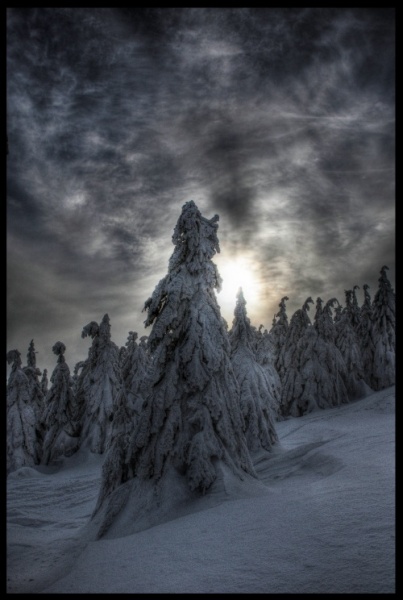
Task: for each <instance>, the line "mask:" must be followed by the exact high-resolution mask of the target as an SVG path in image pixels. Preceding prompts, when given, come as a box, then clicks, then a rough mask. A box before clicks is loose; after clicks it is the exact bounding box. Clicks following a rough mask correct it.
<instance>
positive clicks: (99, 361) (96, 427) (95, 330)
mask: <svg viewBox="0 0 403 600" xmlns="http://www.w3.org/2000/svg"><path fill="white" fill-rule="evenodd" d="M87 336H89V337H91V338H92V340H93V341H92V345H91V347H90V349H89V352H88V358H87V360H86V361H85V362H84V365H83V366H82V370H81V373H80V375H79V376H78V380H77V382H76V384H75V389H76V398H77V402H78V405H79V406H80V407H81V411H82V429H81V447H83V448H84V447H87V448H89V449H90V450H91V452H94V453H97V454H103V453H104V452H105V450H106V448H107V446H108V443H109V438H110V435H111V430H112V421H113V409H114V400H115V399H116V397H117V394H118V392H119V390H120V387H121V377H120V369H119V348H118V346H117V345H116V344H115V343H114V342H112V340H111V326H110V320H109V316H108V314H105V315H104V317H103V319H102V321H101V323H100V324H99V325H98V323H97V322H96V321H91V322H90V323H88V325H86V326H85V327H84V328H83V331H82V333H81V337H82V338H85V337H87ZM79 368H80V367H79Z"/></svg>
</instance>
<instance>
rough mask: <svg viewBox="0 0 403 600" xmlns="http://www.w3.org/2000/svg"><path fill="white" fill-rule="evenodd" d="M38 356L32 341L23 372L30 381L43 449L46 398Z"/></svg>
mask: <svg viewBox="0 0 403 600" xmlns="http://www.w3.org/2000/svg"><path fill="white" fill-rule="evenodd" d="M36 354H37V351H36V350H35V345H34V340H31V342H30V344H29V347H28V353H27V366H26V367H23V371H24V373H25V375H26V376H27V377H28V381H29V390H30V391H29V394H30V401H31V404H32V408H33V409H34V412H35V419H36V428H37V438H38V444H39V448H41V447H42V441H43V435H44V430H43V425H42V417H43V411H44V408H45V396H44V394H43V392H42V386H41V382H40V379H39V377H40V376H41V375H42V373H41V371H40V369H38V367H37V366H36Z"/></svg>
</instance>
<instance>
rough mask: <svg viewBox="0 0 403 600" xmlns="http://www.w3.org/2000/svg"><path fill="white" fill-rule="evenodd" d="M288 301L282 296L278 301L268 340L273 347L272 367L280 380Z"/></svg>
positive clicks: (281, 376)
mask: <svg viewBox="0 0 403 600" xmlns="http://www.w3.org/2000/svg"><path fill="white" fill-rule="evenodd" d="M287 300H288V296H283V297H282V298H281V300H280V304H279V308H280V310H279V311H278V313H277V314H276V315H275V321H274V322H273V326H272V328H271V329H270V331H269V338H270V340H271V344H272V347H273V360H274V366H275V368H276V370H277V373H278V374H279V376H280V379H282V378H283V376H284V373H281V372H280V371H281V368H282V365H281V361H280V354H281V351H282V349H283V347H284V344H285V340H286V338H287V331H288V327H289V325H288V316H287V308H286V305H285V303H286V301H287Z"/></svg>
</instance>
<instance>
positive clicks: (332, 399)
mask: <svg viewBox="0 0 403 600" xmlns="http://www.w3.org/2000/svg"><path fill="white" fill-rule="evenodd" d="M335 302H337V300H336V299H335V298H332V299H331V300H329V301H328V302H327V303H326V304H325V306H324V307H323V300H322V299H321V298H318V299H317V301H316V314H315V318H314V324H313V327H306V328H305V330H304V334H303V338H302V340H301V347H302V352H301V355H300V358H299V375H300V381H301V393H300V395H299V396H298V397H295V398H294V399H293V400H292V401H291V403H290V404H289V411H290V413H291V414H292V415H293V416H301V415H304V414H306V413H309V412H311V411H312V410H316V409H318V408H331V407H334V406H339V405H340V404H344V403H347V402H348V394H347V389H346V379H347V371H346V366H345V364H344V361H343V358H342V356H341V354H340V352H339V350H338V349H337V347H336V345H335V343H334V340H335V327H334V323H333V317H332V311H331V309H332V306H333V305H334V303H335Z"/></svg>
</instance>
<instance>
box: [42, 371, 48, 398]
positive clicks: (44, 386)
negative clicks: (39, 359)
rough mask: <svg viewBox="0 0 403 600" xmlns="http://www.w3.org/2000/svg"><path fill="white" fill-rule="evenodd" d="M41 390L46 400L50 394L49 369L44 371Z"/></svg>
mask: <svg viewBox="0 0 403 600" xmlns="http://www.w3.org/2000/svg"><path fill="white" fill-rule="evenodd" d="M41 390H42V394H43V396H44V398H45V399H46V394H47V393H48V390H49V379H48V370H47V369H44V370H43V373H42V379H41Z"/></svg>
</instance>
